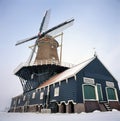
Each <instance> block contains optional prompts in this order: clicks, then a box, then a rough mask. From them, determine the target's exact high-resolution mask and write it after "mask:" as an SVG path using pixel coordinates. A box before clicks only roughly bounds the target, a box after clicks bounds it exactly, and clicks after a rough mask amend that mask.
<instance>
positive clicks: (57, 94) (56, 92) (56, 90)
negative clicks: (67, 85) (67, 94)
mask: <svg viewBox="0 0 120 121" xmlns="http://www.w3.org/2000/svg"><path fill="white" fill-rule="evenodd" d="M57 96H59V87H56V88H54V97H57Z"/></svg>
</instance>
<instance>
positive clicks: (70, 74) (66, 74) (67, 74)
mask: <svg viewBox="0 0 120 121" xmlns="http://www.w3.org/2000/svg"><path fill="white" fill-rule="evenodd" d="M95 58H96V57H93V58H90V59H88V60H86V61H84V62H82V63H79V64H78V65H76V66H74V67H72V68H70V69H67V70H65V71H64V72H62V73H59V74H57V75H55V76H53V77H52V78H50V79H49V80H47V81H46V82H44V83H43V84H42V85H40V87H39V88H42V87H45V86H48V85H50V84H53V83H56V82H59V81H62V80H65V79H68V78H70V77H73V76H75V75H76V74H77V73H78V72H79V71H81V70H82V69H83V68H84V67H86V66H87V65H88V64H89V63H90V62H91V61H93V60H94V59H95Z"/></svg>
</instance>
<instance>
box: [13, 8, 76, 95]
mask: <svg viewBox="0 0 120 121" xmlns="http://www.w3.org/2000/svg"><path fill="white" fill-rule="evenodd" d="M49 18H50V10H47V11H46V13H45V15H44V17H43V20H42V22H41V25H40V29H39V33H38V34H37V35H35V36H33V37H30V38H27V39H24V40H21V41H18V42H17V43H16V45H20V44H23V43H25V42H28V41H31V40H34V39H36V40H35V44H34V45H33V48H32V52H31V54H30V57H29V59H28V61H27V64H26V63H25V64H22V65H21V64H20V66H18V67H17V68H16V69H15V71H14V74H15V75H16V76H18V77H19V79H20V82H21V84H22V87H23V91H24V93H26V92H29V91H30V90H33V89H36V88H37V87H39V86H40V85H41V84H43V83H44V82H45V81H47V80H48V79H50V78H51V77H52V76H54V75H56V74H59V73H61V72H63V71H65V70H66V69H68V68H69V67H68V66H63V65H61V64H57V63H59V59H58V54H57V48H58V47H59V43H58V42H57V41H56V39H55V38H54V37H55V35H56V34H59V33H61V32H62V31H63V30H65V29H66V28H68V27H70V26H71V25H72V24H73V22H74V19H70V20H67V21H65V22H63V23H61V24H59V25H57V26H54V27H52V28H51V29H48V30H47V26H48V23H49ZM59 35H60V34H59ZM62 35H63V34H62ZM53 36H54V37H53ZM61 43H62V41H61ZM36 49H37V52H36ZM35 52H36V57H35V61H34V64H31V61H32V59H33V57H34V53H35ZM60 55H62V54H60ZM46 60H47V61H48V62H49V61H52V62H56V61H57V63H46ZM60 61H61V58H60ZM41 62H42V64H41Z"/></svg>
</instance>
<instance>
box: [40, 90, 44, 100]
mask: <svg viewBox="0 0 120 121" xmlns="http://www.w3.org/2000/svg"><path fill="white" fill-rule="evenodd" d="M43 96H44V92H41V93H40V99H41V100H42V99H43Z"/></svg>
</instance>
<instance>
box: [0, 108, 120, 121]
mask: <svg viewBox="0 0 120 121" xmlns="http://www.w3.org/2000/svg"><path fill="white" fill-rule="evenodd" d="M0 121H120V112H119V111H116V110H113V111H112V112H99V111H95V112H93V113H80V114H40V113H6V112H0Z"/></svg>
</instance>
